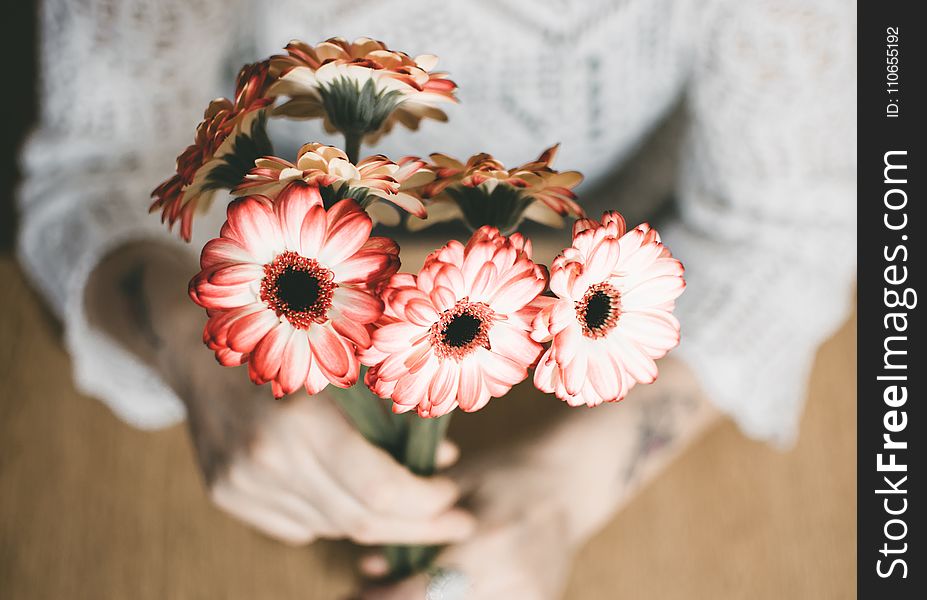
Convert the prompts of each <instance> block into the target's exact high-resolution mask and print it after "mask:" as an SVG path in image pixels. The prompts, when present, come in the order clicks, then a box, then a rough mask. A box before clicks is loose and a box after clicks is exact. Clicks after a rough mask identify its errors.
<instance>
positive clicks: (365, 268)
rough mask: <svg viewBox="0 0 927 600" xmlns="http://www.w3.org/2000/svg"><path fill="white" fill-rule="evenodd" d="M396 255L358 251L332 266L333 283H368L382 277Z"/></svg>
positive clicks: (395, 258)
mask: <svg viewBox="0 0 927 600" xmlns="http://www.w3.org/2000/svg"><path fill="white" fill-rule="evenodd" d="M396 260H397V257H395V256H393V255H390V254H384V253H378V252H358V253H357V254H355V255H354V256H352V257H350V258H348V259H346V260H344V261H342V262H341V263H339V264H338V265H337V266H335V267H334V269H333V271H334V272H335V283H359V284H368V283H371V282H374V281H377V280H382V279H383V278H384V275H385V272H386V271H387V270H389V269H390V267H391V266H392V265H393V263H394V261H396Z"/></svg>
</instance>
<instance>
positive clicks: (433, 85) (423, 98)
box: [271, 38, 457, 142]
mask: <svg viewBox="0 0 927 600" xmlns="http://www.w3.org/2000/svg"><path fill="white" fill-rule="evenodd" d="M286 51H287V54H286V55H280V56H275V57H274V58H273V59H272V63H271V64H272V67H273V70H274V73H275V74H276V75H278V76H279V81H278V82H277V83H276V84H275V85H274V88H273V92H274V93H275V94H277V95H280V96H288V97H289V98H290V100H289V101H288V102H286V103H284V104H283V105H281V106H279V107H278V108H277V109H276V113H277V114H282V115H286V116H289V117H294V118H304V119H308V118H316V117H321V118H323V119H324V120H325V126H326V128H327V129H328V130H329V131H335V130H337V131H340V132H342V133H344V134H345V135H358V136H361V137H363V136H366V137H367V138H368V141H370V142H373V141H375V140H376V138H377V137H378V136H379V135H380V134H382V133H385V132H387V131H389V130H390V129H391V128H392V127H393V125H394V124H395V123H396V122H399V123H402V124H403V125H405V126H406V127H408V128H410V129H417V128H418V125H419V122H420V121H421V120H422V119H436V120H438V121H446V120H447V115H446V114H445V113H444V111H443V110H441V108H440V105H442V104H446V103H450V102H456V101H457V99H456V97H455V96H454V90H456V89H457V85H456V84H455V83H454V82H453V81H451V80H450V79H448V78H447V74H446V73H440V72H434V71H432V69H433V68H434V66H435V64H437V62H438V59H437V57H435V56H432V55H421V56H416V57H415V58H412V57H410V56H409V55H407V54H405V53H403V52H397V51H395V50H390V49H389V48H387V47H386V45H385V44H384V43H383V42H378V41H376V40H372V39H369V38H358V39H357V40H355V41H354V42H353V43H352V42H348V41H347V40H345V39H342V38H331V39H329V40H326V41H324V42H322V43H320V44H317V45H315V46H312V45H310V44H306V43H304V42H300V41H297V40H294V41H292V42H290V43H289V44H287V46H286Z"/></svg>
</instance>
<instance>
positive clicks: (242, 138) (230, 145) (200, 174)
mask: <svg viewBox="0 0 927 600" xmlns="http://www.w3.org/2000/svg"><path fill="white" fill-rule="evenodd" d="M272 81H273V79H272V78H271V76H270V72H269V63H267V62H261V63H254V64H250V65H245V66H244V67H242V69H241V71H239V73H238V82H237V85H236V87H235V101H234V102H232V101H231V100H228V99H227V98H219V99H217V100H213V101H212V102H210V103H209V106H208V107H207V108H206V112H205V113H204V115H203V121H202V122H201V123H200V124H199V126H198V127H197V128H196V137H195V138H194V142H193V144H191V145H190V146H188V147H187V149H186V150H184V151H183V153H182V154H181V155H180V156H178V157H177V173H176V174H175V175H174V176H173V177H171V178H170V179H168V180H167V181H165V182H163V183H162V184H161V185H159V186H158V187H157V188H155V190H154V191H153V192H152V193H151V195H152V197H153V198H154V199H155V200H154V202H153V203H152V205H151V209H150V210H151V212H154V211H157V210H160V211H161V220H162V221H166V222H167V223H168V226H169V227H173V226H174V223H176V222H177V221H178V220H179V221H180V235H181V237H182V238H183V239H184V240H186V241H188V242H189V241H190V236H191V234H192V224H193V216H194V214H195V213H196V211H197V208H198V207H199V208H202V209H205V208H206V203H207V201H208V200H209V198H210V196H211V195H212V193H213V192H214V191H215V190H217V189H222V188H226V189H228V188H231V187H233V186H234V185H235V184H236V183H238V179H240V178H241V176H243V175H244V173H241V172H239V171H238V170H237V169H235V168H231V169H230V168H229V167H230V166H231V165H232V164H242V163H243V164H251V163H252V162H253V161H254V159H255V158H257V157H258V156H261V155H263V154H267V153H268V152H270V150H271V148H270V141H269V140H268V139H267V134H266V133H265V130H264V123H265V120H266V117H265V115H264V110H263V109H265V108H267V107H268V106H269V105H270V104H272V103H273V101H274V99H273V97H271V96H268V95H267V90H268V88H269V87H270V84H271V82H272Z"/></svg>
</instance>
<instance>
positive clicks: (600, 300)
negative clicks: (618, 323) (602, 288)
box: [586, 292, 612, 329]
mask: <svg viewBox="0 0 927 600" xmlns="http://www.w3.org/2000/svg"><path fill="white" fill-rule="evenodd" d="M611 314H612V301H611V298H609V297H608V294H606V293H605V292H593V294H592V295H591V296H590V297H589V299H588V300H587V301H586V327H588V328H589V329H598V328H600V327H602V326H603V325H605V322H606V321H607V320H608V317H609V315H611Z"/></svg>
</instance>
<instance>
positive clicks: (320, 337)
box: [309, 325, 357, 387]
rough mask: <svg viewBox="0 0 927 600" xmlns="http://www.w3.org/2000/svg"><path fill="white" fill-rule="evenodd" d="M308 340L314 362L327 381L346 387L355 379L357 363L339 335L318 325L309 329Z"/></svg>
mask: <svg viewBox="0 0 927 600" xmlns="http://www.w3.org/2000/svg"><path fill="white" fill-rule="evenodd" d="M309 341H310V346H311V347H312V356H313V358H314V359H315V364H317V365H318V367H319V369H321V371H322V372H323V373H324V374H325V376H326V377H327V378H328V380H329V381H331V382H332V383H334V384H335V385H338V386H339V387H348V386H349V385H351V380H352V379H353V380H354V381H357V368H355V369H354V372H353V373H352V372H351V371H352V367H354V366H355V365H356V364H357V361H356V357H355V356H354V352H353V351H352V350H351V349H349V348H348V347H347V345H346V344H345V343H344V342H343V341H342V338H341V336H339V335H338V334H336V333H335V332H334V331H332V330H331V329H330V328H328V327H326V326H324V325H319V326H313V327H311V328H310V329H309Z"/></svg>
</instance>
